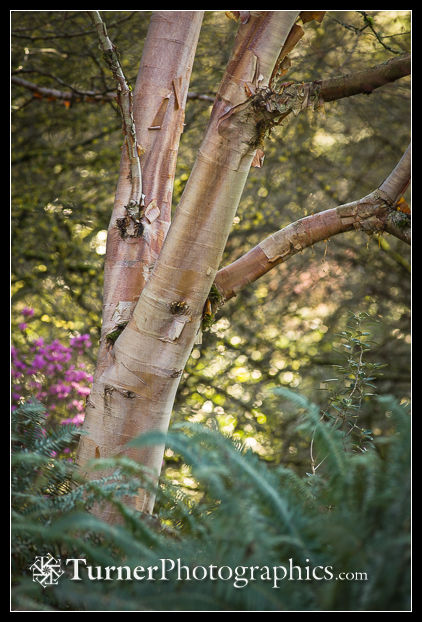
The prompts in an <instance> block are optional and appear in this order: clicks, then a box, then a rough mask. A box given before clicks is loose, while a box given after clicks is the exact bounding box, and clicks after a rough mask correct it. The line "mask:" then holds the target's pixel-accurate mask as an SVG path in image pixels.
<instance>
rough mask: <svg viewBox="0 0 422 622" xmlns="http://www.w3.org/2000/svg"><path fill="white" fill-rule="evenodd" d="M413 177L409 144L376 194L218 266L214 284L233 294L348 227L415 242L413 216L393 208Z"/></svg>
mask: <svg viewBox="0 0 422 622" xmlns="http://www.w3.org/2000/svg"><path fill="white" fill-rule="evenodd" d="M409 179H410V146H409V147H408V148H407V150H406V152H405V154H404V155H403V157H402V158H401V160H400V161H399V163H398V164H397V166H396V167H395V169H394V170H393V171H392V172H391V174H390V175H389V176H388V177H387V179H386V180H385V181H384V182H383V183H382V184H381V185H380V186H379V188H377V189H376V190H375V191H374V192H371V193H370V194H368V195H367V196H365V197H363V198H362V199H359V200H358V201H353V202H351V203H346V204H344V205H340V206H338V207H334V208H332V209H328V210H325V211H322V212H318V213H317V214H313V215H312V216H307V217H305V218H301V219H300V220H297V221H296V222H294V223H292V224H290V225H288V226H287V227H284V228H283V229H281V230H279V231H277V232H276V233H273V234H272V235H270V236H268V237H267V238H266V239H265V240H263V241H262V242H260V243H259V244H258V245H257V246H255V247H254V248H252V249H251V250H250V251H248V252H247V253H246V254H245V255H243V256H242V257H240V258H239V259H237V260H236V261H234V262H233V263H231V264H230V265H228V266H226V267H225V268H222V269H221V270H219V271H218V272H217V275H216V278H215V280H214V285H215V286H216V287H217V290H218V292H219V294H220V296H221V297H222V298H223V299H224V300H228V299H230V298H232V297H233V296H235V295H236V294H237V292H239V291H240V290H241V289H243V288H244V287H245V286H246V285H248V284H250V283H253V282H254V281H256V280H257V279H258V278H259V277H261V276H263V275H264V274H266V273H267V272H269V270H271V269H272V268H274V266H277V265H278V264H280V263H283V262H285V261H286V260H287V259H288V258H289V257H292V256H293V255H295V254H296V253H298V252H299V251H302V250H303V249H304V248H307V247H309V246H312V245H313V244H316V243H317V242H321V241H323V240H324V241H325V240H327V239H329V238H330V237H332V236H334V235H338V234H339V233H344V232H346V231H351V230H361V231H365V232H366V233H374V232H378V233H380V232H382V231H387V232H388V233H391V234H392V235H394V236H396V237H398V238H400V239H401V240H403V241H405V242H407V243H410V226H409V222H410V219H409V218H408V217H407V216H406V215H404V214H401V213H400V212H397V211H396V210H395V209H394V205H395V203H396V202H397V199H398V198H399V197H400V196H401V195H402V193H403V189H405V188H406V186H407V184H408V183H409Z"/></svg>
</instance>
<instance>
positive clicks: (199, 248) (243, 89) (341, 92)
mask: <svg viewBox="0 0 422 622" xmlns="http://www.w3.org/2000/svg"><path fill="white" fill-rule="evenodd" d="M241 13H242V12H241ZM243 13H247V14H248V17H247V19H245V20H243V21H244V22H245V23H242V24H241V25H240V26H239V30H238V34H237V36H236V40H235V44H234V49H233V52H232V55H231V58H230V61H229V63H228V65H227V68H226V71H225V74H224V76H223V79H222V82H221V84H220V87H219V89H218V92H217V96H216V98H215V103H214V106H213V109H212V112H211V116H210V120H209V124H208V127H207V130H206V132H205V136H204V139H203V141H202V144H201V146H200V148H199V151H198V154H197V158H196V161H195V164H194V167H193V169H192V172H191V175H190V178H189V180H188V182H187V184H186V187H185V190H184V192H183V195H182V198H181V200H180V203H179V205H178V207H177V210H176V213H175V217H174V219H173V222H172V223H171V225H170V210H171V197H172V190H173V181H174V173H175V166H176V157H177V150H178V145H179V138H180V134H181V132H182V129H183V119H184V106H185V102H186V97H187V89H188V83H189V78H190V74H191V68H192V63H193V58H194V53H195V49H196V43H197V40H198V36H199V30H200V26H201V22H202V17H203V13H202V12H201V11H192V12H190V11H179V12H171V11H169V12H157V13H154V14H153V17H152V20H151V25H150V29H149V32H148V37H147V40H146V43H145V47H144V52H143V57H142V62H141V67H140V70H139V74H138V79H137V83H136V87H135V90H134V98H133V118H134V121H135V125H136V139H137V143H138V144H139V145H140V154H141V155H140V164H141V169H142V193H143V194H144V195H145V198H144V200H143V205H142V210H141V213H140V217H139V221H138V220H137V219H135V221H132V222H131V221H130V219H128V214H129V209H128V208H129V207H130V206H129V205H128V203H129V202H130V201H129V200H130V197H131V196H132V192H133V186H132V179H131V177H130V175H129V171H130V166H131V162H130V161H129V158H128V155H127V153H126V150H124V151H123V154H122V160H121V169H120V176H119V182H118V187H117V192H116V200H115V205H114V210H113V215H112V218H111V221H110V226H109V232H108V241H107V255H106V265H105V286H104V308H103V327H102V336H101V344H100V351H99V356H98V363H97V368H96V372H95V376H94V384H93V388H92V391H91V395H90V397H89V401H88V402H87V409H86V419H85V423H84V432H85V434H84V435H83V436H82V437H81V441H80V445H79V451H78V462H79V464H80V465H81V466H82V467H83V465H85V463H86V462H87V461H89V460H91V459H93V458H98V457H102V458H105V457H109V456H117V455H127V456H129V457H131V458H133V459H134V460H136V461H137V462H139V463H140V464H142V465H143V466H144V467H145V468H146V469H148V470H149V471H150V473H151V476H152V480H153V481H156V480H157V478H158V476H159V473H160V470H161V464H162V460H163V453H164V447H163V446H162V445H159V446H158V445H157V446H148V447H131V448H127V447H126V444H127V443H128V442H129V441H131V440H132V439H134V438H136V437H138V436H140V435H142V434H143V433H146V432H149V431H152V430H159V431H162V432H166V431H167V429H168V426H169V422H170V416H171V412H172V407H173V403H174V398H175V394H176V391H177V388H178V386H179V382H180V377H181V375H182V373H183V369H184V367H185V364H186V361H187V359H188V357H189V355H190V352H191V350H192V346H193V344H194V342H195V338H196V336H197V334H198V331H199V330H200V326H201V321H202V319H203V314H204V305H205V303H206V301H207V298H208V296H209V294H210V289H211V287H212V285H213V284H214V286H215V287H216V289H217V291H218V292H219V293H220V295H221V297H222V298H223V299H228V298H230V297H231V296H233V295H235V293H236V292H237V291H239V290H240V289H242V288H243V287H244V286H245V285H247V284H248V283H250V282H252V281H254V280H256V279H257V278H259V277H260V276H261V275H262V274H265V273H266V272H267V271H268V270H270V269H271V268H272V267H274V266H275V265H278V264H279V263H281V262H282V261H285V260H286V259H287V258H288V257H289V256H291V255H293V254H294V253H296V252H298V251H299V250H302V249H303V248H305V247H306V246H309V245H311V244H314V243H316V242H318V241H320V240H323V239H327V238H329V237H330V236H332V235H337V234H338V233H342V232H345V231H348V230H351V229H356V228H357V229H364V230H366V231H368V232H370V231H380V230H385V231H388V232H389V233H392V234H393V235H396V236H397V237H399V238H400V239H402V240H404V241H407V242H409V239H410V229H409V228H408V226H407V225H408V223H407V221H406V222H404V223H403V221H401V222H399V223H398V225H399V226H398V225H397V222H396V220H395V216H396V215H397V212H395V202H396V201H397V200H398V198H399V197H400V196H401V195H402V193H403V192H404V190H405V187H406V185H407V183H408V182H409V179H410V148H409V149H408V150H407V151H406V153H405V155H404V156H403V158H402V159H401V160H400V162H399V163H398V165H397V166H396V168H395V169H394V171H393V172H392V173H391V174H390V175H389V176H388V177H387V178H386V180H385V181H384V182H383V183H382V184H381V185H380V186H379V188H378V189H377V190H376V191H374V192H373V193H371V194H370V195H368V196H366V197H364V198H363V199H361V200H359V201H355V202H353V203H348V204H346V205H342V206H339V207H338V208H334V209H331V210H326V211H325V212H320V213H318V214H314V215H313V216H310V217H308V218H304V219H301V220H299V221H297V222H296V223H292V224H291V225H289V227H286V228H285V229H283V230H281V231H279V232H276V233H275V234H273V235H272V236H269V238H267V239H266V240H264V241H263V242H261V243H260V244H259V245H258V246H257V247H255V248H254V249H251V251H249V252H248V253H247V254H246V255H244V257H242V258H240V259H239V260H238V261H236V262H234V263H233V264H231V265H230V266H227V267H226V268H223V269H220V270H219V267H220V261H221V258H222V255H223V251H224V247H225V245H226V241H227V237H228V235H229V232H230V228H231V225H232V222H233V217H234V215H235V213H236V210H237V207H238V204H239V200H240V197H241V194H242V191H243V188H244V185H245V182H246V179H247V176H248V172H249V169H250V166H251V164H252V163H253V164H254V165H255V164H256V162H257V158H258V161H259V159H260V156H259V151H257V150H258V148H260V147H261V146H262V140H263V137H264V134H265V132H266V131H267V129H268V128H269V127H271V125H272V124H274V123H277V122H279V121H280V119H282V118H285V117H286V116H287V115H289V114H292V113H293V114H297V113H298V112H299V111H300V110H301V109H303V108H304V107H306V106H308V105H311V104H312V103H314V104H315V103H316V104H318V102H319V98H320V96H321V94H322V95H323V97H324V99H325V100H326V101H332V100H334V99H339V98H341V97H347V96H350V95H353V94H355V93H358V92H365V93H369V92H371V91H372V90H373V89H376V88H379V87H380V86H382V85H383V84H386V83H388V82H391V81H394V80H397V79H399V78H401V77H403V76H404V75H408V73H409V72H410V58H409V56H408V55H403V57H401V58H398V59H393V60H392V61H391V62H389V63H384V64H382V65H378V66H377V67H374V68H371V69H369V70H368V69H367V70H365V71H362V72H360V73H358V74H354V75H349V76H344V77H342V78H336V79H331V80H326V81H324V80H319V81H317V82H315V83H308V84H298V85H294V86H291V84H292V83H287V84H286V83H282V84H281V86H280V76H282V75H283V74H282V70H283V64H284V63H285V57H286V54H287V53H288V52H289V51H290V50H291V49H292V47H294V45H295V44H296V43H297V41H298V40H299V39H300V38H301V36H302V34H303V30H302V28H301V27H300V26H298V24H297V23H296V20H297V18H298V16H299V15H301V17H302V21H303V22H304V23H305V22H306V21H308V20H309V19H311V18H313V19H317V18H316V17H315V16H320V17H319V18H318V21H320V19H322V17H321V12H313V13H312V16H313V17H311V15H306V12H303V13H301V14H300V12H299V11H250V12H243ZM267 87H271V89H270V88H267ZM132 164H133V163H132ZM134 223H135V225H136V226H134ZM138 225H139V226H138ZM123 326H124V328H123ZM122 328H123V330H122ZM116 329H118V330H119V331H120V336H118V338H117V340H115V341H114V338H113V339H110V335H111V334H113V335H116V334H117V332H118V331H117V330H116ZM153 504H154V494H152V493H151V492H148V491H147V490H140V491H139V495H138V497H137V498H136V502H135V505H136V508H137V509H138V510H140V511H143V512H151V511H152V509H153ZM102 516H103V518H105V519H106V520H109V521H112V520H113V518H114V517H113V513H112V512H111V510H110V509H109V508H107V509H105V510H104V512H103V514H102Z"/></svg>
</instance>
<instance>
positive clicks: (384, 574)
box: [12, 389, 410, 611]
mask: <svg viewBox="0 0 422 622" xmlns="http://www.w3.org/2000/svg"><path fill="white" fill-rule="evenodd" d="M284 391H285V396H286V397H288V398H289V399H290V400H293V402H294V403H296V405H297V406H298V407H300V408H301V409H302V411H303V416H302V418H301V422H300V427H301V430H302V433H303V434H305V435H307V438H308V439H309V437H310V435H311V434H312V431H313V429H314V426H315V425H316V424H318V426H319V427H320V430H321V434H320V435H319V436H318V440H317V442H318V451H320V452H325V453H326V455H327V459H326V461H325V463H324V466H323V467H321V469H320V470H319V471H318V473H317V474H315V475H312V476H310V477H309V476H305V477H301V476H298V475H297V474H296V473H294V471H292V470H291V469H287V468H285V467H281V466H278V467H275V468H270V467H269V466H268V465H267V464H266V463H265V462H262V461H261V460H259V457H258V456H257V455H256V454H254V453H252V452H251V451H250V450H247V449H246V448H245V447H244V446H242V445H241V444H239V443H238V442H234V441H233V439H231V438H228V437H226V436H224V435H222V434H221V433H220V432H219V431H218V430H216V429H210V428H207V427H205V426H203V425H198V424H186V423H184V424H177V425H175V426H173V428H172V429H171V430H170V432H169V434H168V436H167V439H166V442H167V443H168V446H169V447H171V448H172V450H173V451H174V452H176V453H177V454H178V455H179V456H180V457H182V459H183V461H184V462H185V464H186V466H187V468H188V469H189V472H190V475H191V478H192V479H194V480H195V481H196V482H197V493H198V497H197V500H195V501H194V500H193V499H192V497H187V496H186V495H185V494H183V492H182V491H181V489H180V488H179V487H174V486H172V485H171V484H170V483H169V482H168V481H165V480H164V481H162V483H161V487H160V490H159V504H158V507H159V515H158V516H156V517H149V518H148V517H145V516H142V515H139V514H138V513H136V512H135V511H134V510H132V509H130V508H129V507H128V506H126V505H124V504H123V503H122V494H123V493H124V494H125V495H130V494H133V493H134V492H135V490H136V486H137V485H139V483H140V482H141V481H142V475H141V473H140V471H139V467H138V466H137V465H135V464H134V463H131V461H129V460H126V461H124V462H122V461H120V462H119V461H117V462H114V463H113V461H107V464H104V463H103V462H102V461H101V460H100V461H99V462H100V463H101V464H100V465H99V467H100V468H101V469H104V468H105V467H108V468H109V469H110V468H111V467H113V469H114V472H113V474H112V475H110V476H109V477H108V478H105V479H104V480H102V481H101V480H100V481H97V482H91V483H81V482H77V478H76V480H75V479H74V480H73V488H72V487H69V481H70V480H69V476H70V477H74V475H75V470H74V468H72V473H73V476H72V475H71V474H70V473H69V466H68V465H66V464H65V465H63V462H60V461H59V460H57V459H55V458H51V456H50V450H51V448H52V447H53V446H54V447H55V448H56V449H58V444H60V443H63V442H65V443H68V440H69V439H68V438H67V436H68V435H69V434H70V435H72V434H73V433H74V432H75V430H74V429H73V430H72V429H69V430H66V429H65V426H63V427H61V428H60V429H59V437H56V438H54V439H53V438H51V436H50V433H47V435H46V436H44V434H43V433H42V426H43V422H42V416H41V411H40V409H39V407H37V406H29V405H28V404H26V405H24V406H22V407H21V408H19V409H18V410H17V411H15V413H14V415H13V417H14V424H13V427H14V452H13V469H14V477H13V499H14V502H13V513H14V521H13V529H14V531H13V539H12V542H13V549H14V551H13V598H14V608H16V609H17V610H35V611H37V610H58V611H74V610H77V611H84V610H88V611H116V610H117V611H145V610H146V611H151V610H152V611H154V610H155V611H156V610H162V611H172V610H184V611H198V610H209V611H210V610H225V611H233V610H234V611H283V610H285V611H318V610H319V611H321V610H325V611H331V610H333V611H337V610H340V611H352V610H357V611H368V610H372V611H374V610H375V611H376V610H396V611H397V610H407V609H408V608H409V602H408V598H409V484H410V477H409V452H410V427H409V415H408V412H407V410H406V408H405V407H403V406H400V405H399V404H398V403H397V401H396V400H395V399H393V398H391V397H384V398H380V399H379V401H380V405H381V406H382V408H383V409H385V411H386V412H388V414H389V416H390V417H391V420H392V421H393V422H394V428H395V431H394V434H392V435H391V436H389V437H387V438H382V439H377V441H376V442H375V447H373V448H370V449H368V450H367V451H365V452H363V453H352V452H344V448H343V439H342V433H341V431H340V430H335V429H334V428H333V427H332V426H330V425H328V424H327V423H326V422H324V421H320V410H319V408H318V407H317V406H315V405H314V404H312V403H310V402H308V401H307V400H306V399H305V398H304V397H303V396H301V395H299V394H297V393H293V392H292V391H289V390H287V389H286V390H284ZM161 440H162V435H161V434H158V433H156V434H154V433H150V434H149V435H148V436H147V437H142V438H140V439H137V440H136V441H135V443H136V444H138V445H139V444H142V445H145V444H150V445H151V444H155V443H156V442H159V441H161ZM143 485H145V480H144V483H143ZM126 498H127V497H126ZM94 499H95V500H96V501H97V502H104V500H107V501H108V502H112V503H114V505H115V507H117V508H118V510H119V512H120V515H121V523H120V524H118V525H107V524H105V523H102V522H101V521H100V520H99V519H97V518H95V515H92V514H90V513H87V512H86V509H87V508H89V507H91V506H92V503H93V501H94ZM48 552H50V553H51V554H52V555H53V556H57V557H61V558H62V559H65V558H71V557H73V558H75V557H76V558H84V559H86V560H87V564H88V565H90V566H93V567H95V566H98V565H99V566H101V567H102V568H105V567H106V566H114V567H116V566H119V565H124V566H128V567H129V568H131V569H132V571H133V569H134V568H135V567H137V566H139V565H142V566H143V567H144V568H147V567H148V566H154V565H157V564H158V565H160V564H161V560H173V561H174V562H175V563H176V561H177V560H180V562H179V563H180V564H181V565H184V566H186V567H187V569H184V570H182V571H181V574H180V580H178V579H177V574H176V568H175V569H173V570H172V571H171V572H170V570H171V562H170V561H167V562H165V564H167V566H166V567H167V568H168V573H167V574H166V577H167V578H168V579H169V580H168V581H161V580H158V577H159V576H161V575H160V574H158V575H156V579H157V580H155V581H152V580H151V581H146V580H145V581H144V580H134V579H133V576H132V580H131V581H130V580H127V581H119V580H115V581H113V580H110V581H104V580H102V581H101V580H93V581H89V579H88V575H87V571H86V570H85V569H84V567H83V569H82V570H81V579H82V581H72V580H70V576H69V573H67V575H66V576H64V577H62V579H61V580H60V582H59V584H58V585H57V586H50V587H47V588H45V589H44V588H42V587H41V586H40V585H38V584H37V583H35V582H33V581H31V578H30V572H29V570H28V568H29V565H30V564H31V563H32V562H33V560H34V556H35V555H46V554H47V553H48ZM290 560H291V561H290ZM211 565H212V566H213V567H214V571H213V572H214V578H215V579H216V580H211V578H210V577H211V570H210V566H211ZM254 566H255V567H257V568H256V569H255V571H254V572H255V575H254V578H255V580H250V579H251V576H250V572H251V571H250V568H251V567H254ZM282 566H283V567H285V568H286V571H287V572H288V573H291V574H290V577H293V578H291V579H290V580H289V579H288V578H286V580H281V579H280V580H278V581H277V580H274V575H273V572H274V570H273V567H278V573H279V574H278V576H279V578H280V577H282V576H283V574H284V573H283V571H282V570H281V567H282ZM291 566H292V567H291ZM293 566H297V567H300V569H298V568H294V567H293ZM318 566H320V567H323V568H324V571H321V568H320V569H319V570H316V568H317V567H318ZM160 567H161V566H160ZM195 567H204V568H205V569H206V573H207V578H206V579H204V580H201V577H202V576H203V570H201V569H199V571H196V573H197V576H199V580H195V579H193V576H194V575H193V572H194V571H193V569H194V568H195ZM258 568H259V570H258ZM220 569H221V570H220ZM230 569H231V572H230ZM91 572H94V576H95V572H96V570H95V569H94V570H92V571H91ZM188 572H189V573H190V581H188V580H185V579H186V577H187V573H188ZM218 572H219V573H220V575H221V578H219V576H220V575H217V573H218ZM313 572H315V573H316V574H317V576H318V573H319V575H321V576H322V574H323V576H324V579H323V580H317V579H314V578H313V574H312V573H313ZM340 572H346V573H350V574H348V575H347V576H348V578H349V580H335V579H334V578H333V577H335V576H337V575H338V573H340ZM358 573H366V575H364V576H363V575H359V574H358ZM299 574H300V575H301V576H302V580H299ZM352 577H353V580H352ZM103 578H104V576H103ZM330 579H331V580H330ZM88 581H89V583H88ZM87 584H88V585H87ZM88 586H89V587H88Z"/></svg>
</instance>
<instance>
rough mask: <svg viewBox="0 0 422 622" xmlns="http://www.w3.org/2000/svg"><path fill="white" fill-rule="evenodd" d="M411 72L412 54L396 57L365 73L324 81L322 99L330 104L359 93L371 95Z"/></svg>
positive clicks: (364, 71) (358, 72)
mask: <svg viewBox="0 0 422 622" xmlns="http://www.w3.org/2000/svg"><path fill="white" fill-rule="evenodd" d="M410 72H411V64H410V54H403V55H402V56H395V57H394V58H390V59H389V60H388V61H386V62H385V63H381V64H379V65H375V66H374V67H370V68H369V69H364V70H363V71H357V72H356V73H349V74H346V75H344V76H339V77H337V78H330V79H328V80H322V81H321V97H322V98H323V100H324V101H325V102H330V101H335V100H337V99H342V98H343V97H350V96H351V95H358V94H359V93H366V94H369V93H372V91H374V90H375V89H378V88H379V87H381V86H384V85H385V84H388V83H389V82H394V81H395V80H399V79H400V78H404V77H405V76H408V75H409V74H410Z"/></svg>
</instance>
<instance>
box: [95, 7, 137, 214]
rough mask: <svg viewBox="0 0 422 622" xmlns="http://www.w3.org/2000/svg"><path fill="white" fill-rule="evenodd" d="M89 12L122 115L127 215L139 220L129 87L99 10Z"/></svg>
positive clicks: (135, 142)
mask: <svg viewBox="0 0 422 622" xmlns="http://www.w3.org/2000/svg"><path fill="white" fill-rule="evenodd" d="M88 13H89V15H90V16H91V19H92V21H93V23H94V25H95V27H96V29H97V33H98V38H99V40H100V44H101V47H102V50H103V52H104V57H105V59H106V61H107V64H108V65H109V67H110V69H111V71H112V74H113V77H114V79H115V80H116V83H117V102H118V104H119V108H120V112H121V115H122V121H123V133H124V136H125V143H126V148H127V153H128V156H129V161H130V175H131V184H132V189H131V194H130V197H129V204H128V215H129V216H131V217H135V218H137V217H139V209H140V208H141V206H142V205H143V200H144V195H143V194H142V173H141V163H140V154H141V147H140V145H138V142H137V140H136V128H135V121H134V118H133V98H132V88H131V87H130V86H129V84H128V83H127V81H126V78H125V75H124V73H123V69H122V66H121V64H120V61H119V57H118V55H117V52H116V48H115V46H114V45H113V43H112V42H111V41H110V38H109V36H108V34H107V28H106V25H105V23H104V22H103V20H102V19H101V15H100V13H99V11H88ZM135 212H137V213H135Z"/></svg>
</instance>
